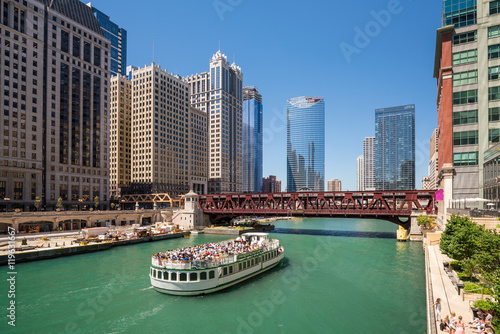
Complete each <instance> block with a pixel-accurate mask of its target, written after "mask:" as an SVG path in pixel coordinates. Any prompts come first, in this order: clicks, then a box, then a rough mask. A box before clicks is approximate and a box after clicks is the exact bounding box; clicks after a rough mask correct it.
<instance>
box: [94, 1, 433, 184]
mask: <svg viewBox="0 0 500 334" xmlns="http://www.w3.org/2000/svg"><path fill="white" fill-rule="evenodd" d="M92 5H93V6H94V7H95V8H97V9H99V10H101V11H102V12H104V13H105V14H107V15H109V16H110V18H111V20H112V21H113V22H115V23H117V24H118V25H119V26H120V27H122V28H125V29H126V30H127V33H128V40H127V43H128V49H127V57H128V59H127V65H134V66H138V67H144V66H145V65H150V64H151V62H152V61H154V62H155V63H156V64H158V65H160V66H161V67H162V69H166V70H168V72H169V73H174V74H179V75H181V76H187V75H191V74H195V73H201V72H205V71H208V69H209V60H210V58H211V57H212V55H213V54H214V53H215V52H217V50H218V49H219V45H220V50H221V51H222V52H223V53H225V54H226V55H227V57H228V60H229V61H230V62H231V63H232V62H233V61H235V62H236V64H237V65H238V66H240V67H241V69H242V72H243V76H244V77H243V84H244V85H246V86H256V87H257V88H258V89H259V92H260V93H261V94H262V98H263V104H264V170H263V175H264V176H267V175H276V176H277V178H278V179H280V180H282V190H283V191H284V190H285V187H286V101H287V100H288V99H290V98H292V97H297V96H323V97H324V99H325V128H326V131H325V132H326V138H325V181H326V180H330V179H333V178H335V179H339V180H341V181H342V190H351V191H354V190H356V159H357V157H358V156H359V155H361V154H363V139H364V138H365V137H369V136H375V109H378V108H385V107H392V106H399V105H405V104H415V105H416V110H415V115H416V117H415V118H416V121H415V124H416V125H415V156H416V163H415V167H416V187H417V189H420V188H421V187H422V177H424V176H426V175H427V174H428V165H429V141H430V138H431V135H432V132H433V130H434V129H435V128H436V126H437V108H436V99H437V96H436V92H437V83H436V79H434V78H433V70H434V55H435V45H436V29H438V28H439V27H440V26H441V6H442V2H441V1H435V0H419V1H417V0H349V1H331V0H328V1H320V0H309V1H295V0H286V1H285V0H272V1H270V0H184V1H178V0H177V1H174V0H154V1H153V0H142V1H140V2H137V1H131V0H121V1H117V0H113V1H111V0H96V1H92ZM325 189H326V184H325Z"/></svg>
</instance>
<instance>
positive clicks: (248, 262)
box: [247, 260, 250, 268]
mask: <svg viewBox="0 0 500 334" xmlns="http://www.w3.org/2000/svg"><path fill="white" fill-rule="evenodd" d="M247 267H248V268H250V260H248V261H247Z"/></svg>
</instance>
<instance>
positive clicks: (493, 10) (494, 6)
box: [490, 1, 500, 15]
mask: <svg viewBox="0 0 500 334" xmlns="http://www.w3.org/2000/svg"><path fill="white" fill-rule="evenodd" d="M498 13H500V1H492V2H490V15H495V14H498Z"/></svg>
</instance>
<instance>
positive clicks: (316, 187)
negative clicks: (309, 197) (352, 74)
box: [287, 96, 325, 192]
mask: <svg viewBox="0 0 500 334" xmlns="http://www.w3.org/2000/svg"><path fill="white" fill-rule="evenodd" d="M324 189H325V100H324V99H323V97H322V96H321V97H312V96H301V97H295V98H293V99H290V100H288V101H287V191H289V192H295V191H324Z"/></svg>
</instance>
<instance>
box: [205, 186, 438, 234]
mask: <svg viewBox="0 0 500 334" xmlns="http://www.w3.org/2000/svg"><path fill="white" fill-rule="evenodd" d="M435 195H436V191H435V190H409V191H374V192H370V191H355V192H345V191H344V192H296V193H274V194H226V195H200V196H199V208H200V209H203V211H204V213H205V214H207V215H209V216H210V221H211V222H216V221H219V220H228V219H231V218H235V217H239V216H294V217H335V218H341V217H347V218H370V219H383V220H388V221H391V222H393V223H395V224H398V225H401V226H403V227H405V228H409V226H410V216H411V214H412V212H418V211H420V212H422V211H425V212H427V213H428V214H436V213H437V212H436V209H435Z"/></svg>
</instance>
